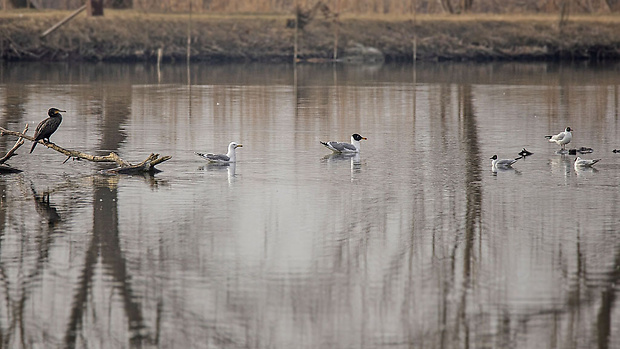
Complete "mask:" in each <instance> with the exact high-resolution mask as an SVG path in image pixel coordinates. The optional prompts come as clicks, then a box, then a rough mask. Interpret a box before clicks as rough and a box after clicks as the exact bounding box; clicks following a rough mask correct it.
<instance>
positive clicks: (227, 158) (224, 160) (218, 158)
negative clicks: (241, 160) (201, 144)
mask: <svg viewBox="0 0 620 349" xmlns="http://www.w3.org/2000/svg"><path fill="white" fill-rule="evenodd" d="M239 147H243V145H242V144H237V142H230V144H229V145H228V153H226V154H212V153H208V154H205V153H196V155H198V156H200V157H201V158H203V159H205V160H207V161H209V162H210V163H219V164H230V163H234V162H237V153H236V152H235V149H237V148H239Z"/></svg>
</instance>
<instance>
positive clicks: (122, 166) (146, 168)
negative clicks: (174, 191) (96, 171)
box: [0, 127, 171, 174]
mask: <svg viewBox="0 0 620 349" xmlns="http://www.w3.org/2000/svg"><path fill="white" fill-rule="evenodd" d="M26 130H27V128H26ZM26 130H24V132H17V131H11V130H7V129H5V128H2V127H0V136H4V135H12V136H17V137H19V138H20V139H21V141H22V144H23V141H24V140H23V139H27V140H29V141H33V142H34V137H32V136H28V135H27V134H25V131H26ZM22 138H23V139H22ZM18 142H19V140H18ZM38 142H39V144H42V145H44V146H46V147H48V148H50V149H53V150H55V151H57V152H59V153H61V154H64V155H66V156H67V159H65V161H64V162H67V161H68V160H69V159H73V160H80V159H84V160H88V161H92V162H113V163H116V164H118V165H119V167H117V168H113V169H110V170H107V171H106V172H110V173H123V174H129V173H138V172H157V169H156V168H155V165H157V164H160V163H162V162H164V161H166V160H169V159H170V158H171V156H162V157H159V154H151V155H149V156H148V157H147V158H146V159H145V160H144V161H142V162H140V163H139V164H135V165H132V164H131V163H129V162H127V161H125V160H123V159H121V157H120V156H118V154H116V153H114V152H110V154H108V155H106V156H98V155H91V154H86V153H82V152H81V151H77V150H70V149H65V148H62V147H60V146H58V145H56V144H54V143H51V142H45V141H43V140H39V141H38ZM20 146H21V145H20ZM14 148H15V147H14ZM18 148H19V146H18ZM11 156H13V155H11ZM9 158H10V156H9ZM64 162H63V163H64Z"/></svg>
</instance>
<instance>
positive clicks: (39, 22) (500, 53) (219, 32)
mask: <svg viewBox="0 0 620 349" xmlns="http://www.w3.org/2000/svg"><path fill="white" fill-rule="evenodd" d="M67 14H68V13H67V12H51V13H47V12H46V13H34V14H26V15H24V14H18V13H11V12H9V13H8V14H6V13H5V14H3V15H2V16H1V17H0V19H1V21H0V33H1V37H0V57H1V58H2V59H3V60H8V61H20V60H30V61H116V62H119V61H155V60H157V56H158V51H160V50H161V58H162V60H163V61H179V60H183V61H184V60H185V59H186V54H187V36H188V31H191V38H192V40H191V59H192V60H193V61H210V62H223V61H227V62H230V61H234V62H254V61H257V62H292V60H293V52H294V51H293V43H294V29H292V28H290V27H288V26H287V21H288V20H290V19H291V18H292V17H291V16H286V15H236V16H233V15H228V16H215V15H194V16H192V19H191V23H190V22H189V21H188V16H187V15H163V14H140V13H135V12H123V11H116V12H115V11H107V12H106V15H105V16H104V17H90V18H89V17H86V16H85V15H80V16H78V17H76V18H75V19H73V20H72V21H70V22H69V23H67V24H65V25H64V26H62V27H61V28H59V29H58V30H56V31H55V32H53V33H52V34H50V35H48V36H46V37H44V38H41V37H40V35H41V33H43V32H44V31H45V30H47V29H48V28H50V27H51V26H52V25H54V24H55V23H57V22H58V21H60V20H61V19H62V18H64V17H65V16H66V15H67ZM335 29H336V26H335V24H334V22H332V21H329V20H320V19H319V20H314V21H313V22H311V23H309V24H308V25H307V26H306V27H305V28H304V30H303V31H300V32H299V41H298V42H299V47H298V56H299V58H300V59H302V60H308V61H325V60H331V59H332V58H333V53H334V41H335V38H336V30H335ZM337 32H338V49H337V54H338V57H339V58H340V59H344V60H353V61H356V60H359V59H361V60H365V59H371V60H378V59H385V61H388V62H389V61H403V62H406V61H412V59H413V52H414V42H415V51H416V57H417V59H418V60H422V61H442V60H456V61H463V60H473V61H489V60H495V61H514V60H520V61H524V60H527V61H562V60H594V61H600V60H618V59H619V58H620V18H616V17H613V16H612V17H596V16H589V17H575V18H573V19H571V20H570V21H569V22H568V23H567V24H565V25H563V26H562V27H561V28H560V27H559V25H558V21H557V17H556V16H521V17H519V16H511V17H506V16H489V15H477V16H467V17H465V16H451V17H445V16H444V17H442V16H428V17H419V18H416V19H415V20H413V19H412V18H393V17H392V18H364V17H344V18H341V22H340V24H339V26H338V31H337Z"/></svg>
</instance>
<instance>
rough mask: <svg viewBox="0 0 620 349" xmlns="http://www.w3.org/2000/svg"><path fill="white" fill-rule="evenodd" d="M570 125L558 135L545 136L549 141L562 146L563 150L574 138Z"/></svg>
mask: <svg viewBox="0 0 620 349" xmlns="http://www.w3.org/2000/svg"><path fill="white" fill-rule="evenodd" d="M571 131H572V130H571V129H570V127H567V128H566V129H565V130H564V132H560V133H558V134H557V135H553V136H545V138H547V139H548V140H549V142H553V143H555V144H557V145H559V146H561V147H562V150H564V149H565V147H566V145H567V144H568V143H570V141H571V140H572V139H573V134H572V133H571Z"/></svg>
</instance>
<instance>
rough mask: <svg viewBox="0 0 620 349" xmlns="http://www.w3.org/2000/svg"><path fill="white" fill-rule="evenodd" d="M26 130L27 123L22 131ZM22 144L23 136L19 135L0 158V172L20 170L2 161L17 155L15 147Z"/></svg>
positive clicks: (17, 147) (16, 171)
mask: <svg viewBox="0 0 620 349" xmlns="http://www.w3.org/2000/svg"><path fill="white" fill-rule="evenodd" d="M26 132H28V124H26V127H24V131H23V132H22V133H26ZM22 145H24V138H23V137H19V138H18V139H17V141H15V144H14V145H13V148H11V149H9V151H8V152H7V153H6V154H5V155H4V156H3V157H1V158H0V173H18V172H21V171H20V170H18V169H16V168H13V167H10V166H7V165H5V164H4V163H5V162H7V161H8V160H9V159H10V158H12V157H13V156H15V155H17V153H16V151H17V149H19V147H21V146H22Z"/></svg>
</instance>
